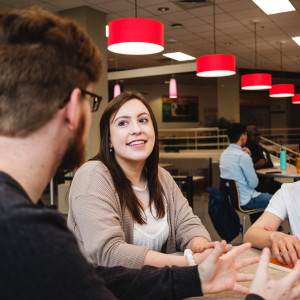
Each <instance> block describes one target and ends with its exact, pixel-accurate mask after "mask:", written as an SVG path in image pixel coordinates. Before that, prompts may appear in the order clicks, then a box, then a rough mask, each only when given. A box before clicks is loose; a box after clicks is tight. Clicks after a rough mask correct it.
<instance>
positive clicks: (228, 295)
mask: <svg viewBox="0 0 300 300" xmlns="http://www.w3.org/2000/svg"><path fill="white" fill-rule="evenodd" d="M260 253H261V250H258V249H254V248H250V249H248V250H247V251H245V252H244V253H242V254H241V255H240V256H239V257H238V258H237V259H238V260H239V259H243V258H250V257H255V256H259V255H260ZM256 268H257V264H254V265H251V266H248V267H245V268H243V269H241V270H240V272H242V273H255V271H256ZM287 274H288V273H287V272H284V271H281V270H278V269H273V268H271V267H269V268H268V275H269V278H272V279H279V278H282V277H284V276H286V275H287ZM241 284H242V285H244V286H247V287H249V286H250V284H251V282H246V283H241ZM244 298H245V295H244V294H241V293H237V292H222V293H216V294H207V295H204V296H203V297H193V298H186V299H194V300H195V299H199V300H203V299H218V300H225V299H226V300H229V299H230V300H232V299H234V300H242V299H244Z"/></svg>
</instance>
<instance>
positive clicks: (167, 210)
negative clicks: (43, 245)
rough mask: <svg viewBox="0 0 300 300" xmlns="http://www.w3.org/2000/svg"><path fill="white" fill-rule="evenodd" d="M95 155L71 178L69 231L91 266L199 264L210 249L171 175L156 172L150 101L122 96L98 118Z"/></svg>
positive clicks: (155, 132)
mask: <svg viewBox="0 0 300 300" xmlns="http://www.w3.org/2000/svg"><path fill="white" fill-rule="evenodd" d="M100 135H101V137H100V140H101V146H100V152H99V154H98V155H97V156H96V157H95V158H94V159H93V160H90V161H88V162H86V163H85V164H83V165H82V166H81V167H80V168H79V169H78V170H77V172H76V174H75V176H74V179H73V181H72V184H71V188H70V194H69V201H70V206H69V215H68V226H69V228H70V229H71V230H72V231H73V232H74V234H75V236H76V237H77V239H78V242H79V245H80V247H81V248H82V251H83V253H84V254H85V255H86V257H87V258H88V260H89V261H91V262H93V263H94V264H95V265H102V266H117V265H121V266H125V267H129V268H141V267H142V266H143V265H152V266H157V267H161V266H165V265H168V266H171V265H177V266H186V265H187V260H186V258H185V257H183V256H177V255H171V254H170V253H174V252H177V251H182V252H183V251H184V250H185V249H190V250H191V251H192V253H194V255H193V257H194V259H195V262H196V263H197V264H199V263H200V262H201V261H202V260H203V259H204V258H205V257H206V255H207V254H208V253H210V251H211V250H212V249H209V248H212V247H213V246H214V243H213V242H210V236H209V234H208V232H207V230H206V229H205V227H204V226H203V225H202V223H201V221H200V219H199V217H198V216H196V215H194V213H193V211H192V209H191V207H190V206H189V204H188V201H187V200H186V199H185V198H184V196H183V195H182V193H181V191H180V189H179V188H178V186H177V184H176V182H175V181H174V180H173V178H172V176H171V175H170V173H169V172H168V171H166V170H165V169H163V168H160V167H158V160H159V147H158V129H157V124H156V120H155V117H154V114H153V112H152V110H151V107H150V105H149V104H148V101H147V100H146V99H145V98H144V97H143V96H142V95H141V94H140V93H138V92H124V93H122V94H121V95H119V96H118V97H116V98H114V99H113V100H112V101H111V102H110V103H109V104H108V106H107V107H106V109H105V111H104V113H103V115H102V117H101V120H100Z"/></svg>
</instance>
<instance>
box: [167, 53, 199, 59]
mask: <svg viewBox="0 0 300 300" xmlns="http://www.w3.org/2000/svg"><path fill="white" fill-rule="evenodd" d="M163 56H166V57H169V58H171V59H174V60H178V61H185V60H193V59H196V57H194V56H190V55H187V54H185V53H182V52H172V53H164V54H163Z"/></svg>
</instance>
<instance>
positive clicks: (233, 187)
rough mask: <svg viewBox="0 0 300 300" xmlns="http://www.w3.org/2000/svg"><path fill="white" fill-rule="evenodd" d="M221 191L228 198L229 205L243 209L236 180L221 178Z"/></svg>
mask: <svg viewBox="0 0 300 300" xmlns="http://www.w3.org/2000/svg"><path fill="white" fill-rule="evenodd" d="M221 181H222V191H223V193H224V194H225V195H227V197H228V198H229V200H230V203H231V205H232V206H233V208H234V209H236V210H239V211H243V210H242V209H241V206H240V195H239V189H238V187H237V184H236V181H235V180H233V179H226V178H221Z"/></svg>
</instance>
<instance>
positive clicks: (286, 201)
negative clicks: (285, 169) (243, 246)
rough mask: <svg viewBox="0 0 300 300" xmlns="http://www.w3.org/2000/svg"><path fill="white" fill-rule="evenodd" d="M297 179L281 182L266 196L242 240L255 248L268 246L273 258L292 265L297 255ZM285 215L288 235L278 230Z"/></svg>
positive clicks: (299, 251)
mask: <svg viewBox="0 0 300 300" xmlns="http://www.w3.org/2000/svg"><path fill="white" fill-rule="evenodd" d="M299 195H300V181H297V182H294V183H284V184H283V185H282V186H281V189H280V190H278V191H277V192H276V194H275V195H274V196H273V197H272V199H271V200H270V203H269V205H268V207H267V208H266V210H265V212H264V213H263V214H262V216H261V217H260V218H259V219H258V220H257V221H256V222H255V223H254V224H253V225H252V226H251V227H250V228H249V229H248V230H247V232H246V234H245V237H244V241H248V242H251V243H252V246H254V247H257V248H263V247H269V248H271V249H272V252H273V254H274V255H275V256H276V257H277V259H278V260H279V261H280V262H281V263H283V264H287V265H290V266H292V265H294V264H295V263H296V261H297V259H299V258H300V241H299V239H300V202H299ZM286 218H288V219H289V223H290V229H291V235H288V234H285V233H282V232H278V231H277V230H278V228H279V226H280V224H281V222H282V221H283V220H284V219H286Z"/></svg>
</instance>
